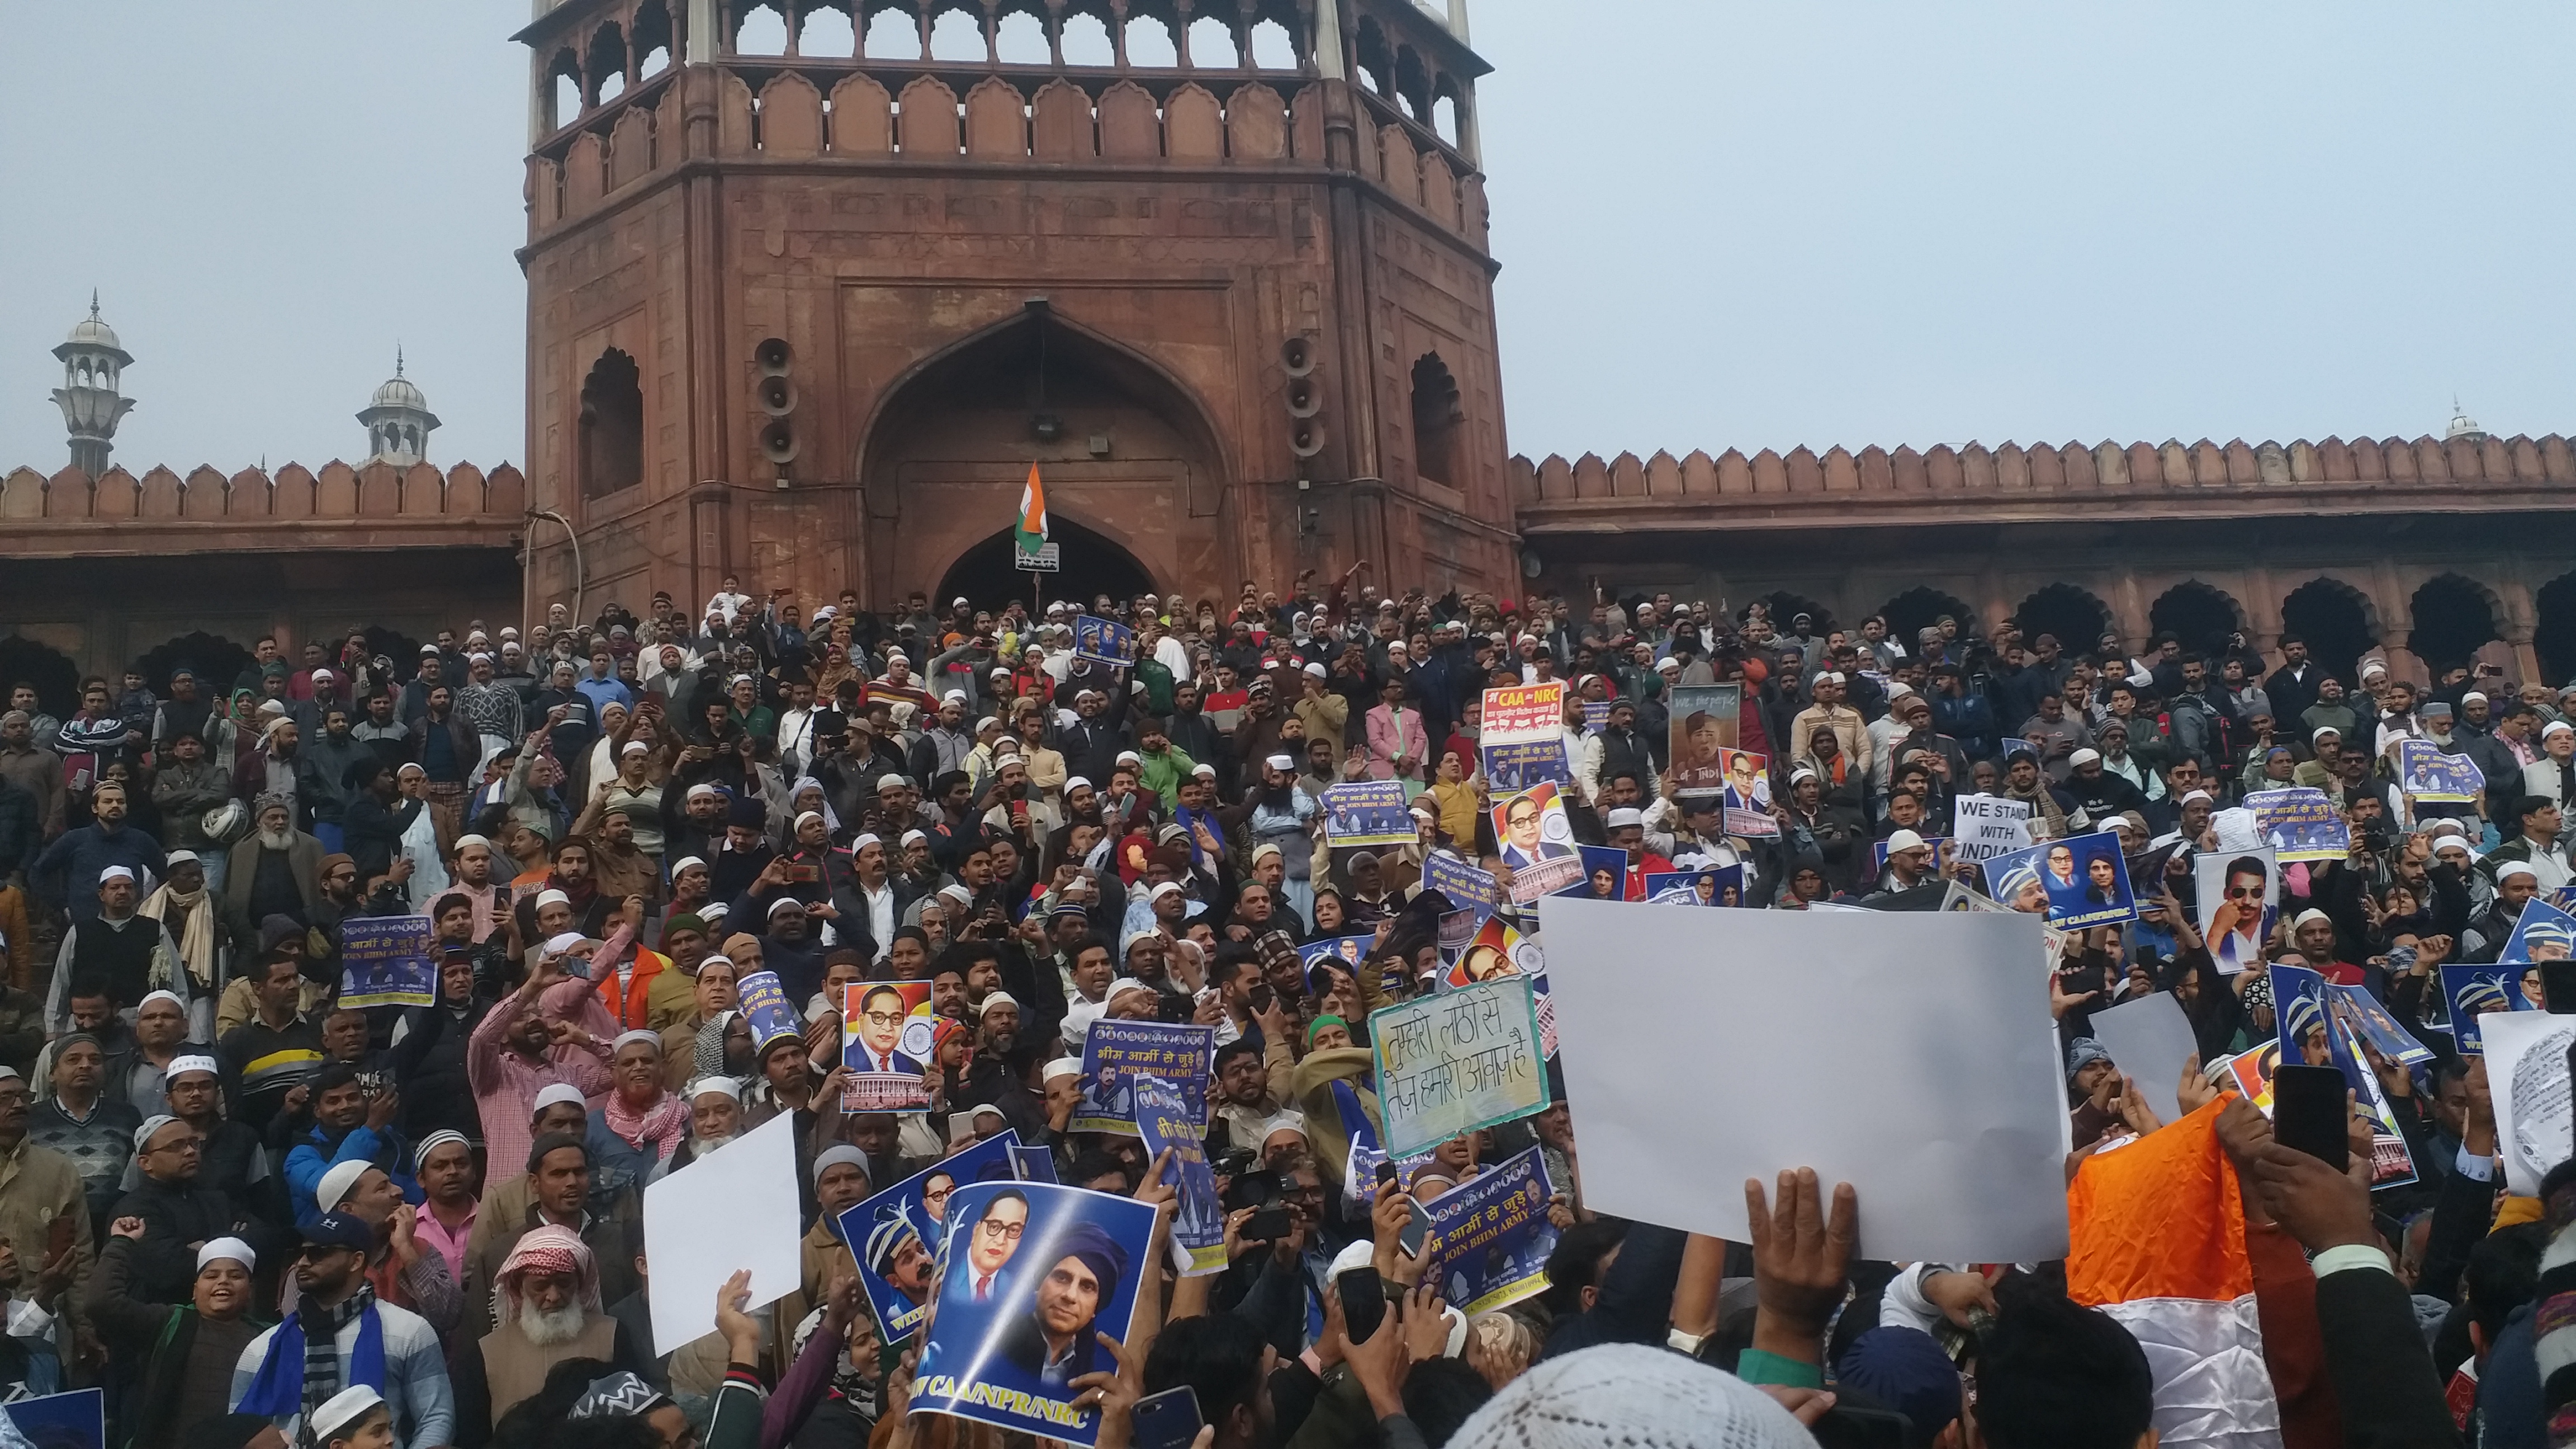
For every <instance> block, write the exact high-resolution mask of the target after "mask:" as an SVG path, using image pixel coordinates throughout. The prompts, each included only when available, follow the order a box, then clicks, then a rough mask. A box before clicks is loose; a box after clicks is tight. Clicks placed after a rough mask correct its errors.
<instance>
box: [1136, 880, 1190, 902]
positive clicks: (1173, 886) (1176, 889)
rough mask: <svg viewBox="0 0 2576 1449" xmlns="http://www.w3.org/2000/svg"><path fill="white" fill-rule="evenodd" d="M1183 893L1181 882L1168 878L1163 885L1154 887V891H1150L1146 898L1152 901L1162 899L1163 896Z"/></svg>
mask: <svg viewBox="0 0 2576 1449" xmlns="http://www.w3.org/2000/svg"><path fill="white" fill-rule="evenodd" d="M1181 893H1182V891H1181V884H1180V882H1178V881H1169V880H1167V881H1165V882H1163V883H1162V884H1161V885H1158V886H1156V887H1154V889H1153V891H1152V892H1151V893H1149V894H1148V895H1147V896H1146V897H1145V899H1147V900H1150V901H1159V900H1161V899H1162V898H1163V897H1165V896H1167V895H1173V896H1176V895H1180V894H1181Z"/></svg>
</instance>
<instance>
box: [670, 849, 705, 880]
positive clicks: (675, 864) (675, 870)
mask: <svg viewBox="0 0 2576 1449" xmlns="http://www.w3.org/2000/svg"><path fill="white" fill-rule="evenodd" d="M693 865H694V866H697V867H699V868H700V869H704V868H705V866H706V862H705V861H703V860H700V859H698V858H697V857H696V856H694V855H684V856H681V857H680V858H679V859H678V860H675V861H672V862H671V878H672V879H673V880H678V879H679V878H680V872H682V871H684V870H687V869H688V868H689V867H690V866H693Z"/></svg>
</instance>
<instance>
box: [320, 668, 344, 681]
mask: <svg viewBox="0 0 2576 1449" xmlns="http://www.w3.org/2000/svg"><path fill="white" fill-rule="evenodd" d="M313 677H314V678H316V679H337V678H339V677H340V676H338V675H336V674H333V673H332V672H331V671H330V670H328V669H316V670H314V671H313Z"/></svg>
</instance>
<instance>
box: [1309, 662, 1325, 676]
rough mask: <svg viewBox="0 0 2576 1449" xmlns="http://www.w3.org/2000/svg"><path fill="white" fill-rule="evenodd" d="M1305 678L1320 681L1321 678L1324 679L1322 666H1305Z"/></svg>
mask: <svg viewBox="0 0 2576 1449" xmlns="http://www.w3.org/2000/svg"><path fill="white" fill-rule="evenodd" d="M1306 677H1307V678H1309V679H1321V678H1323V677H1324V666H1322V665H1320V664H1309V665H1307V666H1306Z"/></svg>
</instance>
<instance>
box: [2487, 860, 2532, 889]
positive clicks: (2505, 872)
mask: <svg viewBox="0 0 2576 1449" xmlns="http://www.w3.org/2000/svg"><path fill="white" fill-rule="evenodd" d="M2518 875H2527V876H2529V877H2531V878H2532V879H2533V880H2538V879H2540V872H2538V871H2536V870H2533V869H2532V868H2531V867H2530V866H2528V865H2526V864H2524V863H2523V862H2521V861H2518V860H2508V861H2506V862H2505V863H2504V864H2502V865H2499V866H2497V867H2496V884H2498V885H2502V884H2504V883H2505V882H2506V881H2509V880H2511V879H2513V878H2514V877H2515V876H2518Z"/></svg>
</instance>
